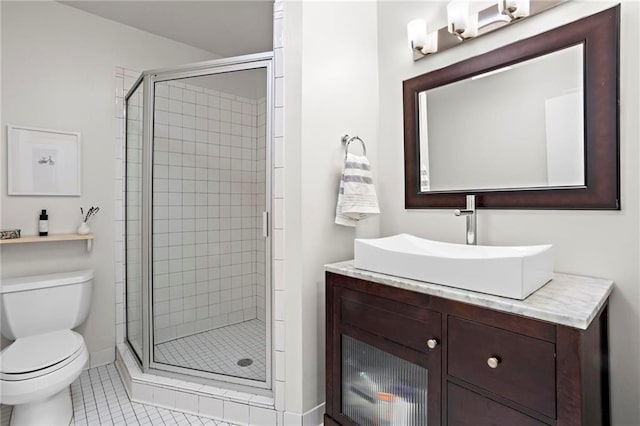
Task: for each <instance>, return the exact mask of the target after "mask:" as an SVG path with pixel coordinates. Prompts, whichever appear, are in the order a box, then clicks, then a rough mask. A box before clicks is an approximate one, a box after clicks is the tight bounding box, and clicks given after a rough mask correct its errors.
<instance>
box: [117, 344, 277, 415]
mask: <svg viewBox="0 0 640 426" xmlns="http://www.w3.org/2000/svg"><path fill="white" fill-rule="evenodd" d="M116 368H117V370H118V373H119V374H120V377H121V378H122V382H123V383H124V385H125V389H126V391H127V394H128V395H129V398H130V399H131V401H134V402H140V403H143V404H151V405H154V406H158V407H165V408H171V409H174V410H177V411H182V412H185V413H191V414H197V415H199V416H203V417H208V418H212V419H216V420H224V421H231V420H232V419H231V418H229V413H234V412H237V411H236V410H238V409H241V410H244V409H246V410H248V411H249V414H251V413H262V415H267V416H269V417H270V416H271V415H272V416H273V419H274V423H273V424H275V418H276V417H275V416H276V410H275V402H274V399H273V397H272V396H271V395H263V394H255V393H251V392H247V391H242V390H237V389H231V388H222V387H217V386H211V385H204V384H201V383H195V382H189V381H185V380H179V379H175V378H169V377H165V376H159V375H155V374H148V373H143V372H142V370H141V369H140V367H139V366H138V363H137V361H136V360H135V359H134V355H133V354H132V353H131V350H130V349H129V347H128V346H127V345H126V344H125V343H119V344H118V345H117V347H116ZM221 386H225V387H226V386H227V385H226V384H225V385H221ZM243 407H244V408H243Z"/></svg>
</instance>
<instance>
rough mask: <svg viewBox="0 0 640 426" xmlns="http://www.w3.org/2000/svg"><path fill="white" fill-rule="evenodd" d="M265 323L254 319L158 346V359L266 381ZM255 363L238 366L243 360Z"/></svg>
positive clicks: (156, 354)
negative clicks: (247, 359)
mask: <svg viewBox="0 0 640 426" xmlns="http://www.w3.org/2000/svg"><path fill="white" fill-rule="evenodd" d="M265 357H266V347H265V325H264V322H262V321H260V320H257V319H254V320H250V321H245V322H241V323H238V324H233V325H228V326H226V327H220V328H216V329H215V330H210V331H205V332H203V333H198V334H194V335H191V336H187V337H182V338H180V339H175V340H170V341H168V342H164V343H160V344H158V345H156V349H155V361H157V362H161V363H163V364H170V365H178V366H181V367H187V368H193V369H196V370H204V371H209V372H213V373H218V374H226V375H229V376H236V377H243V378H247V379H252V380H262V381H264V380H265V372H266V361H265ZM244 358H249V359H251V360H252V361H253V363H252V364H251V365H249V366H246V367H241V366H239V365H238V361H239V360H240V359H244Z"/></svg>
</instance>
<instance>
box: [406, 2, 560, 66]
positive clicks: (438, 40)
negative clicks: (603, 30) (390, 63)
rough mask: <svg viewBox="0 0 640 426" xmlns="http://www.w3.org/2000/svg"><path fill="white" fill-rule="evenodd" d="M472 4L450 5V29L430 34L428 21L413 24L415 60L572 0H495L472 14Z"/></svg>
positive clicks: (410, 28) (410, 32) (410, 30)
mask: <svg viewBox="0 0 640 426" xmlns="http://www.w3.org/2000/svg"><path fill="white" fill-rule="evenodd" d="M472 1H473V0H451V1H450V2H449V3H448V4H447V26H446V27H442V28H439V29H438V30H436V31H431V33H429V32H428V31H427V25H426V23H425V20H424V19H414V20H413V21H411V22H409V24H408V25H407V35H408V37H409V47H410V48H411V50H412V52H413V60H414V61H417V60H418V59H422V58H424V57H425V56H427V55H429V54H432V53H436V52H443V51H445V50H447V49H450V48H452V47H455V46H457V45H459V44H460V43H462V42H463V41H465V40H469V39H472V38H475V37H479V36H481V35H484V34H487V33H490V32H492V31H495V30H497V29H500V28H502V27H505V26H507V25H510V24H513V23H516V22H519V21H521V20H523V19H525V18H528V17H530V16H534V15H537V14H538V13H541V12H544V11H546V10H549V9H551V8H553V7H555V6H557V5H559V4H561V3H565V2H566V1H568V0H494V1H495V3H493V4H492V5H491V6H488V7H486V8H484V9H482V10H480V11H474V12H470V10H469V8H470V7H469V5H470V4H471V3H472Z"/></svg>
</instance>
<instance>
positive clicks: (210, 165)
mask: <svg viewBox="0 0 640 426" xmlns="http://www.w3.org/2000/svg"><path fill="white" fill-rule="evenodd" d="M267 82H268V70H267V67H266V66H261V67H254V68H250V69H246V68H245V69H235V70H231V69H228V71H225V72H216V73H211V71H210V72H209V73H208V74H207V73H204V72H200V73H196V75H193V76H191V77H187V78H184V77H182V78H168V77H159V78H156V80H155V82H154V83H153V84H154V96H153V106H154V123H153V148H152V153H153V191H152V211H153V222H152V223H153V232H152V233H153V250H152V260H153V273H152V284H151V290H152V300H153V309H152V311H153V312H152V314H151V315H152V322H153V329H152V335H153V336H152V339H153V340H152V360H151V363H152V366H154V367H155V368H160V369H165V370H168V371H174V372H183V373H187V374H194V375H199V376H202V377H211V378H220V376H225V377H226V379H225V380H231V381H234V380H236V379H238V380H239V381H240V382H241V383H246V381H247V380H250V381H257V382H267V376H268V368H267V365H269V364H270V358H269V355H268V353H269V350H268V349H269V345H268V334H269V333H268V328H269V327H268V307H267V302H268V301H269V300H270V298H269V297H268V294H269V293H268V276H267V255H268V252H269V250H268V244H267V242H268V239H267V238H266V235H265V234H264V230H263V214H264V213H265V212H266V211H268V205H267V200H268V199H269V197H270V194H269V193H268V189H267V181H268V179H267V171H268V168H267V140H268V137H267V136H268V126H267V119H266V117H267V108H266V106H267V91H268V90H267V89H268V85H267Z"/></svg>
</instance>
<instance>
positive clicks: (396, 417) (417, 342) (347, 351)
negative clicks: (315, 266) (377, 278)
mask: <svg viewBox="0 0 640 426" xmlns="http://www.w3.org/2000/svg"><path fill="white" fill-rule="evenodd" d="M327 284H328V286H327V407H326V420H325V424H334V423H335V424H340V425H363V426H404V425H406V426H409V425H411V426H427V425H440V424H441V401H442V399H441V386H442V383H441V382H442V343H441V342H442V324H441V314H440V313H438V312H434V311H430V310H428V309H425V308H423V307H419V306H418V303H415V304H411V301H410V300H403V299H402V297H400V298H399V299H393V300H392V299H391V298H387V297H382V296H380V295H378V294H372V293H373V292H372V291H364V290H371V289H372V288H373V289H374V290H375V289H376V287H371V286H366V285H362V287H361V286H360V283H359V282H355V280H354V281H351V282H350V281H349V280H346V279H343V278H342V277H332V276H331V274H328V279H327ZM398 300H402V301H398ZM406 302H409V303H406ZM332 422H333V423H332Z"/></svg>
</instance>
